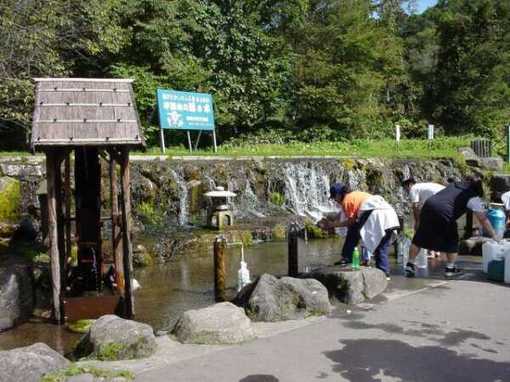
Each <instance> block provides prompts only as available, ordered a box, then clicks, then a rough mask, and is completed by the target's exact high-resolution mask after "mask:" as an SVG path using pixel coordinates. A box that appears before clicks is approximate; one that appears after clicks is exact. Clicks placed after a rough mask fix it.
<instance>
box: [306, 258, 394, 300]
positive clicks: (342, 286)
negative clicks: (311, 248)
mask: <svg viewBox="0 0 510 382" xmlns="http://www.w3.org/2000/svg"><path fill="white" fill-rule="evenodd" d="M303 277H311V278H314V279H316V280H318V281H320V282H321V283H322V284H324V285H325V286H326V288H327V289H328V291H329V293H330V295H332V296H334V297H336V298H337V299H338V300H340V301H342V302H344V303H346V304H358V303H360V302H363V301H365V300H370V299H372V298H374V297H375V296H377V295H379V294H381V293H382V292H384V290H385V289H386V287H387V286H388V280H386V275H385V274H384V272H383V271H381V270H379V269H376V268H367V267H361V269H360V270H356V271H353V270H351V269H346V268H341V267H337V266H326V267H321V268H318V269H315V270H313V271H312V272H310V273H308V274H304V275H303Z"/></svg>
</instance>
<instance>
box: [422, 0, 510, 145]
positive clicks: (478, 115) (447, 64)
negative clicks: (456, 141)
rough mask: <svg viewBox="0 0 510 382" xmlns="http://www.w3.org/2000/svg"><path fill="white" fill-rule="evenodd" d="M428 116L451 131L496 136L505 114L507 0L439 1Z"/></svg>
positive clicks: (508, 114)
mask: <svg viewBox="0 0 510 382" xmlns="http://www.w3.org/2000/svg"><path fill="white" fill-rule="evenodd" d="M438 8H439V9H440V10H441V12H440V13H439V17H438V18H437V30H438V44H439V51H438V61H437V66H436V70H435V76H434V78H433V86H432V88H431V91H430V97H431V99H432V100H433V101H432V100H430V101H429V103H430V104H432V105H433V106H432V108H431V109H432V118H434V119H435V120H436V121H437V122H438V123H439V124H441V125H442V126H444V128H445V129H446V130H447V132H448V133H450V134H459V133H463V132H466V131H470V132H473V133H477V134H484V135H489V136H496V135H497V133H498V131H501V130H502V129H501V128H502V126H503V125H504V124H505V123H507V122H508V120H509V118H510V65H509V59H510V3H509V2H508V1H497V0H469V1H468V0H450V1H446V0H443V1H440V3H439V4H438Z"/></svg>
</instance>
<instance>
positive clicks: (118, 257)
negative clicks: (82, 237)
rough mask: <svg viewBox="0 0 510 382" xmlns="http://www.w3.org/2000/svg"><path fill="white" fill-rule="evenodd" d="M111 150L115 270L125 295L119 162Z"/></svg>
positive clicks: (121, 290)
mask: <svg viewBox="0 0 510 382" xmlns="http://www.w3.org/2000/svg"><path fill="white" fill-rule="evenodd" d="M112 152H113V150H110V167H109V171H110V199H111V205H112V211H111V219H112V254H113V259H114V263H115V271H116V275H117V279H116V283H117V288H118V290H119V292H120V294H121V295H122V296H124V295H125V293H124V288H125V281H124V280H125V279H124V263H123V261H122V260H123V259H122V257H123V248H122V246H121V245H120V244H121V241H122V234H121V233H122V232H121V229H120V227H121V225H120V224H121V221H120V219H119V190H118V186H117V171H116V170H117V163H116V161H115V156H114V154H113V153H112Z"/></svg>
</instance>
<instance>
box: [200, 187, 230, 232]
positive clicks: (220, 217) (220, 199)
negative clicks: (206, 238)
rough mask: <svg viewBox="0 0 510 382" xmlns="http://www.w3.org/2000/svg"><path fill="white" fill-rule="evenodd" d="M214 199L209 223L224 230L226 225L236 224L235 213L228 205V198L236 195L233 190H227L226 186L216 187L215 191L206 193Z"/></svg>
mask: <svg viewBox="0 0 510 382" xmlns="http://www.w3.org/2000/svg"><path fill="white" fill-rule="evenodd" d="M205 196H209V197H210V198H211V200H212V209H211V213H210V214H209V219H208V222H209V225H210V226H211V227H214V228H217V229H219V230H222V229H223V228H224V227H226V226H230V225H232V224H234V213H233V212H232V210H231V209H230V206H229V205H228V198H229V197H232V196H236V194H234V193H233V192H231V191H226V190H225V188H224V187H216V188H215V189H214V190H213V191H209V192H206V193H205Z"/></svg>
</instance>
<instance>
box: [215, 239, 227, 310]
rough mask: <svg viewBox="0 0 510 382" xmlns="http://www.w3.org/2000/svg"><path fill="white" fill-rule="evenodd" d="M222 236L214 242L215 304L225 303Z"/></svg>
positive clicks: (224, 242)
mask: <svg viewBox="0 0 510 382" xmlns="http://www.w3.org/2000/svg"><path fill="white" fill-rule="evenodd" d="M226 247H227V242H226V240H225V237H224V236H218V237H216V240H214V299H215V301H216V302H222V301H226V298H225V273H226V271H225V248H226Z"/></svg>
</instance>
